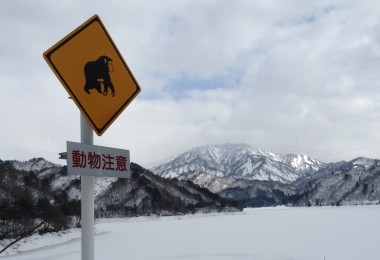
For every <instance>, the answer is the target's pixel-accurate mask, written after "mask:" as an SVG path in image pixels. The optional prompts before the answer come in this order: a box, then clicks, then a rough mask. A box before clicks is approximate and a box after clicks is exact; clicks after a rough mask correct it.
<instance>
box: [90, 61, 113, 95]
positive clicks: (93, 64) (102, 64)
mask: <svg viewBox="0 0 380 260" xmlns="http://www.w3.org/2000/svg"><path fill="white" fill-rule="evenodd" d="M113 70H114V69H113V65H112V59H111V58H110V57H108V56H105V55H103V56H100V57H99V58H98V59H97V60H95V61H89V62H87V63H86V65H85V66H84V75H85V77H86V84H85V85H84V91H86V92H87V93H88V94H91V92H90V90H91V89H96V90H97V91H98V93H101V94H103V95H104V96H106V95H107V94H108V88H110V89H111V95H112V96H115V88H114V86H113V84H112V82H111V77H110V74H109V73H110V72H111V73H112V72H113ZM101 84H103V86H104V91H102V87H101Z"/></svg>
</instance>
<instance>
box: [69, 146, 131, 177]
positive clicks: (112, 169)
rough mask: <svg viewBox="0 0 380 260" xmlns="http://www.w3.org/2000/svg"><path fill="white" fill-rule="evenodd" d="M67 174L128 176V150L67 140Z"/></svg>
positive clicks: (129, 172) (129, 174) (129, 170)
mask: <svg viewBox="0 0 380 260" xmlns="http://www.w3.org/2000/svg"><path fill="white" fill-rule="evenodd" d="M67 173H68V174H69V175H83V176H98V177H118V178H130V177H131V169H130V156H129V150H123V149H117V148H110V147H104V146H97V145H88V144H82V143H75V142H69V141H68V142H67Z"/></svg>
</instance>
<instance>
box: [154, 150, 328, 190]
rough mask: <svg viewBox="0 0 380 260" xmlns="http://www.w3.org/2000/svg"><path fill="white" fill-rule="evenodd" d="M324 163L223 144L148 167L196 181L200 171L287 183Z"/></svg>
mask: <svg viewBox="0 0 380 260" xmlns="http://www.w3.org/2000/svg"><path fill="white" fill-rule="evenodd" d="M324 165H325V164H324V163H322V162H320V161H318V160H316V159H313V158H310V157H308V156H306V155H298V154H275V153H273V152H270V151H265V150H260V149H255V148H253V147H252V146H250V145H247V144H223V145H207V146H202V147H196V148H194V149H192V150H190V151H187V152H185V153H183V154H181V155H180V156H178V157H176V158H174V159H172V160H171V161H169V162H167V163H164V164H162V165H159V166H156V167H154V168H152V169H151V170H152V171H153V172H154V173H156V174H158V175H160V176H162V177H165V178H174V177H175V178H180V179H191V180H195V181H196V182H198V183H199V182H201V180H200V181H197V180H196V179H197V177H198V176H201V174H202V173H208V174H211V175H213V176H215V177H222V178H244V179H248V180H271V181H280V182H283V183H289V182H293V181H295V180H297V179H298V178H300V177H302V176H304V175H307V174H310V173H314V172H316V171H318V170H319V169H321V168H323V167H324ZM202 177H204V176H202Z"/></svg>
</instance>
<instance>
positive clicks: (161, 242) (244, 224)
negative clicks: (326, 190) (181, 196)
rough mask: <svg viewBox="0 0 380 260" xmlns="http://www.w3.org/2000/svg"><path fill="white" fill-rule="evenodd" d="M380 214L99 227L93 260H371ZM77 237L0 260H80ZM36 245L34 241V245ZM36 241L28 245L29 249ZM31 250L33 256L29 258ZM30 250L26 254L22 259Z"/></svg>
mask: <svg viewBox="0 0 380 260" xmlns="http://www.w3.org/2000/svg"><path fill="white" fill-rule="evenodd" d="M379 219H380V206H346V207H314V208H286V207H278V208H260V209H246V210H244V212H243V213H233V214H210V215H208V214H196V215H187V216H180V217H178V216H177V217H142V218H132V219H116V220H115V219H111V220H105V219H103V220H100V221H99V222H98V223H97V224H96V229H97V235H96V238H95V257H96V259H97V260H102V259H106V260H111V259H112V260H118V259H120V260H121V259H123V260H127V259H133V260H136V259H137V260H138V259H143V260H144V259H169V260H170V259H176V260H177V259H194V260H206V259H207V260H216V259H232V260H234V259H237V260H240V259H258V260H324V259H325V260H330V259H331V260H359V259H363V260H375V259H376V260H378V259H380V247H379V246H378V241H379V237H380V236H379V235H380V225H379V224H378V222H379ZM75 234H76V235H78V236H79V230H74V231H72V232H68V234H67V235H65V234H63V235H61V236H60V237H58V236H53V237H52V235H47V238H48V239H43V237H45V236H43V237H42V238H40V240H39V242H35V243H37V244H38V245H37V244H34V245H29V246H27V245H28V244H30V243H31V242H30V243H26V244H25V245H21V246H20V247H19V248H18V250H21V251H24V252H23V253H19V254H16V255H9V256H3V257H1V258H0V259H1V260H8V259H9V260H11V259H12V260H26V259H28V260H37V259H38V260H41V259H42V260H44V259H46V260H48V259H49V260H74V259H78V260H79V259H80V240H79V239H75V236H76V235H75ZM37 240H38V239H37ZM37 240H36V241H37ZM32 247H34V248H38V247H39V248H38V249H33V250H30V249H31V248H32ZM25 250H30V251H25Z"/></svg>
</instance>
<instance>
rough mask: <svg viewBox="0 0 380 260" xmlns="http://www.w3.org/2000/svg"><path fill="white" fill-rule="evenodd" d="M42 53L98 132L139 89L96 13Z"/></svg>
mask: <svg viewBox="0 0 380 260" xmlns="http://www.w3.org/2000/svg"><path fill="white" fill-rule="evenodd" d="M43 55H44V58H45V60H46V62H47V63H48V64H49V66H50V67H51V69H52V70H53V71H54V73H55V74H56V76H57V77H58V79H59V80H60V81H61V83H62V84H63V86H64V87H65V89H66V91H67V92H68V93H69V95H70V97H71V98H72V99H73V100H74V102H75V103H76V105H77V106H78V108H79V109H80V110H81V112H82V113H83V115H84V116H85V117H86V119H87V121H88V122H89V124H90V125H91V127H92V129H93V130H94V131H95V132H96V133H97V135H99V136H101V135H102V134H103V133H104V132H105V131H106V130H107V129H108V127H109V126H110V125H111V124H112V123H113V122H114V121H115V119H116V118H117V117H118V116H119V115H120V114H121V113H122V112H123V110H124V109H125V108H126V107H127V106H128V105H129V104H130V102H131V101H132V100H133V99H134V98H135V97H136V96H137V94H138V93H139V92H140V90H141V88H140V86H139V84H138V82H137V81H136V79H135V77H134V76H133V74H132V72H131V71H130V69H129V68H128V65H127V63H126V62H125V61H124V59H123V57H122V56H121V54H120V52H119V50H118V49H117V47H116V45H115V43H114V42H113V40H112V39H111V37H110V35H109V33H108V32H107V30H106V28H105V27H104V25H103V23H102V21H101V20H100V18H99V17H98V16H97V15H95V16H93V17H92V18H90V19H89V20H88V21H86V22H85V23H84V24H82V25H81V26H79V27H78V28H77V29H76V30H74V31H73V32H71V33H70V34H69V35H67V36H66V37H65V38H63V39H62V40H61V41H59V42H58V43H57V44H55V45H54V46H53V47H51V48H50V49H49V50H47V51H46V52H45V53H44V54H43Z"/></svg>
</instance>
